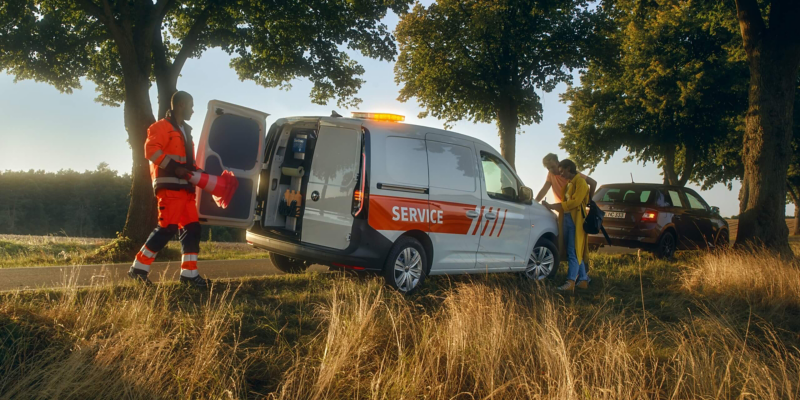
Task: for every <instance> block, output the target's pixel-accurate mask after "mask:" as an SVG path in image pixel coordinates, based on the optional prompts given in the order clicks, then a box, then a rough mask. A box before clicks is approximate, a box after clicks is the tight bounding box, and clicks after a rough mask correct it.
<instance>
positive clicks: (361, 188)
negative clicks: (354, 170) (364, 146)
mask: <svg viewBox="0 0 800 400" xmlns="http://www.w3.org/2000/svg"><path fill="white" fill-rule="evenodd" d="M366 174H367V155H366V153H364V151H363V150H362V151H361V171H360V172H359V174H358V182H356V190H355V191H354V192H353V216H354V217H357V216H359V214H361V211H362V210H363V209H364V202H365V201H366V200H367V199H366V197H367V192H366V190H365V189H366V183H367V176H366Z"/></svg>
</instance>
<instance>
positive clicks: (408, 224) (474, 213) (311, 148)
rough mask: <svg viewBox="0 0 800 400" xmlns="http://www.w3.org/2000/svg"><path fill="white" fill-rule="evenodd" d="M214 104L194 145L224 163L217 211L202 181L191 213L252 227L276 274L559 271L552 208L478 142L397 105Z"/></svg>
mask: <svg viewBox="0 0 800 400" xmlns="http://www.w3.org/2000/svg"><path fill="white" fill-rule="evenodd" d="M267 116H268V114H266V113H263V112H260V111H256V110H252V109H248V108H245V107H241V106H237V105H234V104H229V103H225V102H222V101H217V100H213V101H211V102H209V104H208V112H207V114H206V119H205V122H204V125H203V130H202V134H201V136H200V139H199V142H198V146H197V164H198V166H199V167H200V168H203V169H204V170H205V171H206V172H208V173H210V174H215V175H218V174H220V173H222V171H223V170H224V169H228V170H231V171H232V172H233V173H234V174H235V175H236V176H237V177H238V179H239V188H238V190H237V192H236V194H235V195H234V197H233V199H232V200H231V203H230V205H229V206H228V208H226V209H221V208H219V207H217V205H216V204H215V203H214V201H213V199H212V198H211V196H210V195H209V194H208V193H205V192H202V191H200V190H199V189H198V191H197V198H198V202H197V207H198V213H199V215H200V222H201V223H203V224H207V225H217V226H227V227H237V228H244V229H247V242H248V243H250V244H252V245H253V246H254V247H258V248H262V249H264V250H267V251H269V253H270V258H271V260H272V262H273V264H274V265H275V266H276V267H277V268H278V269H280V270H282V271H285V272H301V271H304V270H305V269H306V267H307V266H308V265H310V264H323V265H329V266H333V267H338V268H344V269H352V270H366V271H375V272H378V273H381V274H383V276H384V277H385V279H386V282H387V283H388V284H389V285H391V286H393V287H394V288H396V289H398V290H400V291H402V292H410V291H412V290H414V289H416V288H417V287H419V286H420V285H421V284H422V282H423V281H424V279H425V277H426V276H427V275H437V274H464V273H483V272H523V273H524V274H525V275H526V276H528V277H529V278H531V279H543V278H545V277H549V276H552V275H554V274H555V272H556V270H557V267H558V261H559V260H558V251H557V248H556V245H555V243H556V237H557V234H558V229H557V223H556V218H555V216H554V215H553V213H551V212H550V211H548V210H547V209H545V208H544V207H543V206H541V205H540V204H538V203H535V202H532V200H531V198H532V191H531V189H530V188H527V187H525V186H523V185H522V182H521V181H520V179H519V177H517V175H516V174H515V173H514V170H513V169H511V168H510V167H509V166H508V164H507V163H506V161H505V160H504V159H503V157H501V156H500V154H498V153H497V152H496V151H495V150H494V149H493V148H491V147H490V146H489V145H487V144H486V143H484V142H482V141H480V140H478V139H475V138H472V137H469V136H465V135H461V134H458V133H454V132H449V131H444V130H440V129H433V128H427V127H424V126H417V125H408V124H404V123H401V122H398V121H402V119H403V117H401V116H397V115H393V114H371V113H353V118H343V117H339V116H332V117H292V118H282V119H279V120H277V121H276V122H275V123H274V124H272V126H271V127H270V128H269V130H268V131H267V130H266V119H267Z"/></svg>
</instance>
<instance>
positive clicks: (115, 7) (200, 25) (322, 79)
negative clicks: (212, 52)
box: [0, 0, 410, 243]
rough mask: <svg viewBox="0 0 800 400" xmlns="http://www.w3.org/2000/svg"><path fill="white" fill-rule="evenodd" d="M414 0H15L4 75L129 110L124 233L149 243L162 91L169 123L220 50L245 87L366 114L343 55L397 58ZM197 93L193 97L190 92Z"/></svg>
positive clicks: (5, 28)
mask: <svg viewBox="0 0 800 400" xmlns="http://www.w3.org/2000/svg"><path fill="white" fill-rule="evenodd" d="M409 3H410V0H382V1H368V0H356V1H352V0H302V1H286V2H265V1H259V0H215V1H201V0H157V1H153V0H116V1H114V0H14V1H10V2H9V1H6V2H2V3H0V69H4V70H7V71H8V72H9V73H11V74H13V75H14V76H15V77H16V79H36V80H37V81H42V82H47V83H49V84H51V85H53V86H54V87H56V88H57V89H59V90H60V91H62V92H66V93H70V92H72V90H74V89H78V88H80V87H81V79H82V78H84V77H85V78H88V79H89V80H91V81H93V82H94V83H96V84H97V91H98V93H99V96H98V101H100V102H101V103H103V104H106V105H111V106H118V105H120V104H123V105H124V116H125V128H126V130H127V132H128V143H129V144H130V146H131V149H132V157H133V184H132V189H131V203H130V207H129V209H128V216H127V219H126V223H125V228H124V229H123V232H122V234H123V235H124V236H126V237H129V238H131V239H133V242H134V243H140V242H143V241H144V239H145V238H146V237H147V235H148V234H149V232H150V231H151V229H152V227H153V226H154V224H155V214H156V213H155V202H154V199H153V193H152V188H151V184H150V178H149V172H148V168H149V166H148V161H147V160H146V159H145V158H144V149H143V147H144V140H145V138H146V131H147V127H148V126H149V125H150V124H152V123H153V122H154V121H155V115H154V113H153V107H152V104H151V103H150V96H149V94H150V87H151V84H152V82H153V80H155V81H156V83H157V87H158V98H159V110H158V114H157V115H158V116H159V117H163V115H164V113H165V112H166V110H167V108H168V100H169V96H170V95H171V93H173V92H174V91H175V89H176V88H177V81H178V77H179V76H180V72H181V69H182V68H183V66H184V65H185V63H186V61H187V59H188V58H191V57H199V56H200V55H201V54H202V52H203V51H204V50H206V49H207V48H209V47H213V46H217V47H220V48H222V49H224V50H225V51H227V52H228V53H230V54H232V55H234V58H233V59H232V61H231V66H232V67H233V68H234V69H235V70H236V72H237V73H238V74H239V77H240V78H241V79H251V80H253V81H255V82H256V83H258V84H260V85H263V86H266V87H278V86H280V87H288V85H289V82H290V81H291V80H293V79H295V78H298V77H303V78H307V79H309V80H310V81H311V82H312V83H313V89H312V92H311V97H312V100H313V101H314V102H315V103H318V104H325V103H326V102H327V101H329V100H330V99H333V98H336V99H337V100H338V101H339V103H340V104H354V103H357V102H358V99H356V98H355V97H354V95H355V93H356V91H357V90H358V89H359V88H360V86H361V84H362V83H363V81H362V80H361V79H359V78H358V75H361V74H362V73H363V72H364V70H363V67H361V66H360V65H358V64H357V63H356V62H355V61H353V60H351V59H350V58H349V57H348V56H347V54H346V53H345V52H344V51H343V49H344V47H345V46H346V47H347V48H349V49H352V50H357V51H360V52H361V53H362V54H364V55H366V56H369V57H373V58H378V59H381V60H386V59H393V57H394V55H395V54H396V49H395V45H394V41H393V37H392V35H391V33H390V32H389V31H388V29H387V27H386V26H385V25H384V24H382V23H381V22H380V21H381V19H382V18H383V17H384V16H385V15H386V13H387V11H388V10H389V9H391V10H393V11H395V12H398V13H401V12H404V11H405V10H406V9H407V7H408V4H409ZM186 89H187V90H189V91H191V88H186Z"/></svg>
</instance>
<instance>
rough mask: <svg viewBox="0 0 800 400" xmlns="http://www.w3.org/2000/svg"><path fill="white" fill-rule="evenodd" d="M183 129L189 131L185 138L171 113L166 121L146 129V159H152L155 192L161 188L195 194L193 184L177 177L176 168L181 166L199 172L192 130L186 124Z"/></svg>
mask: <svg viewBox="0 0 800 400" xmlns="http://www.w3.org/2000/svg"><path fill="white" fill-rule="evenodd" d="M183 129H184V130H185V131H186V139H184V137H183V133H181V130H180V128H179V127H178V124H177V123H176V122H175V120H174V118H172V117H171V115H170V114H169V113H167V117H166V118H164V119H162V120H160V121H156V122H155V123H154V124H153V125H150V128H148V129H147V140H146V141H145V142H144V156H145V157H146V158H147V159H148V160H150V178H151V179H152V181H153V191H155V192H157V191H158V190H159V189H167V190H186V191H190V192H194V185H192V184H191V183H189V181H187V180H185V179H183V178H178V177H177V176H175V168H177V167H178V166H181V167H184V168H186V169H188V170H189V171H196V170H197V165H196V164H195V162H194V144H193V143H192V133H191V132H192V128H191V127H190V126H189V125H187V124H185V123H184V124H183Z"/></svg>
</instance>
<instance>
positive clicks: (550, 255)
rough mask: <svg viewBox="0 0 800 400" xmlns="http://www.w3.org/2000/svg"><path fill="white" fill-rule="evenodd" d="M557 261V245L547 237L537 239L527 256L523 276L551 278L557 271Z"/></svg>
mask: <svg viewBox="0 0 800 400" xmlns="http://www.w3.org/2000/svg"><path fill="white" fill-rule="evenodd" d="M558 262H559V260H558V247H556V245H555V244H554V243H553V242H551V241H549V240H547V239H544V238H542V239H539V242H538V243H536V246H533V251H532V252H531V255H530V257H529V258H528V264H527V266H526V267H525V277H527V278H528V279H531V280H536V281H540V280H542V279H545V278H552V277H554V276H555V275H556V272H558Z"/></svg>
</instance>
